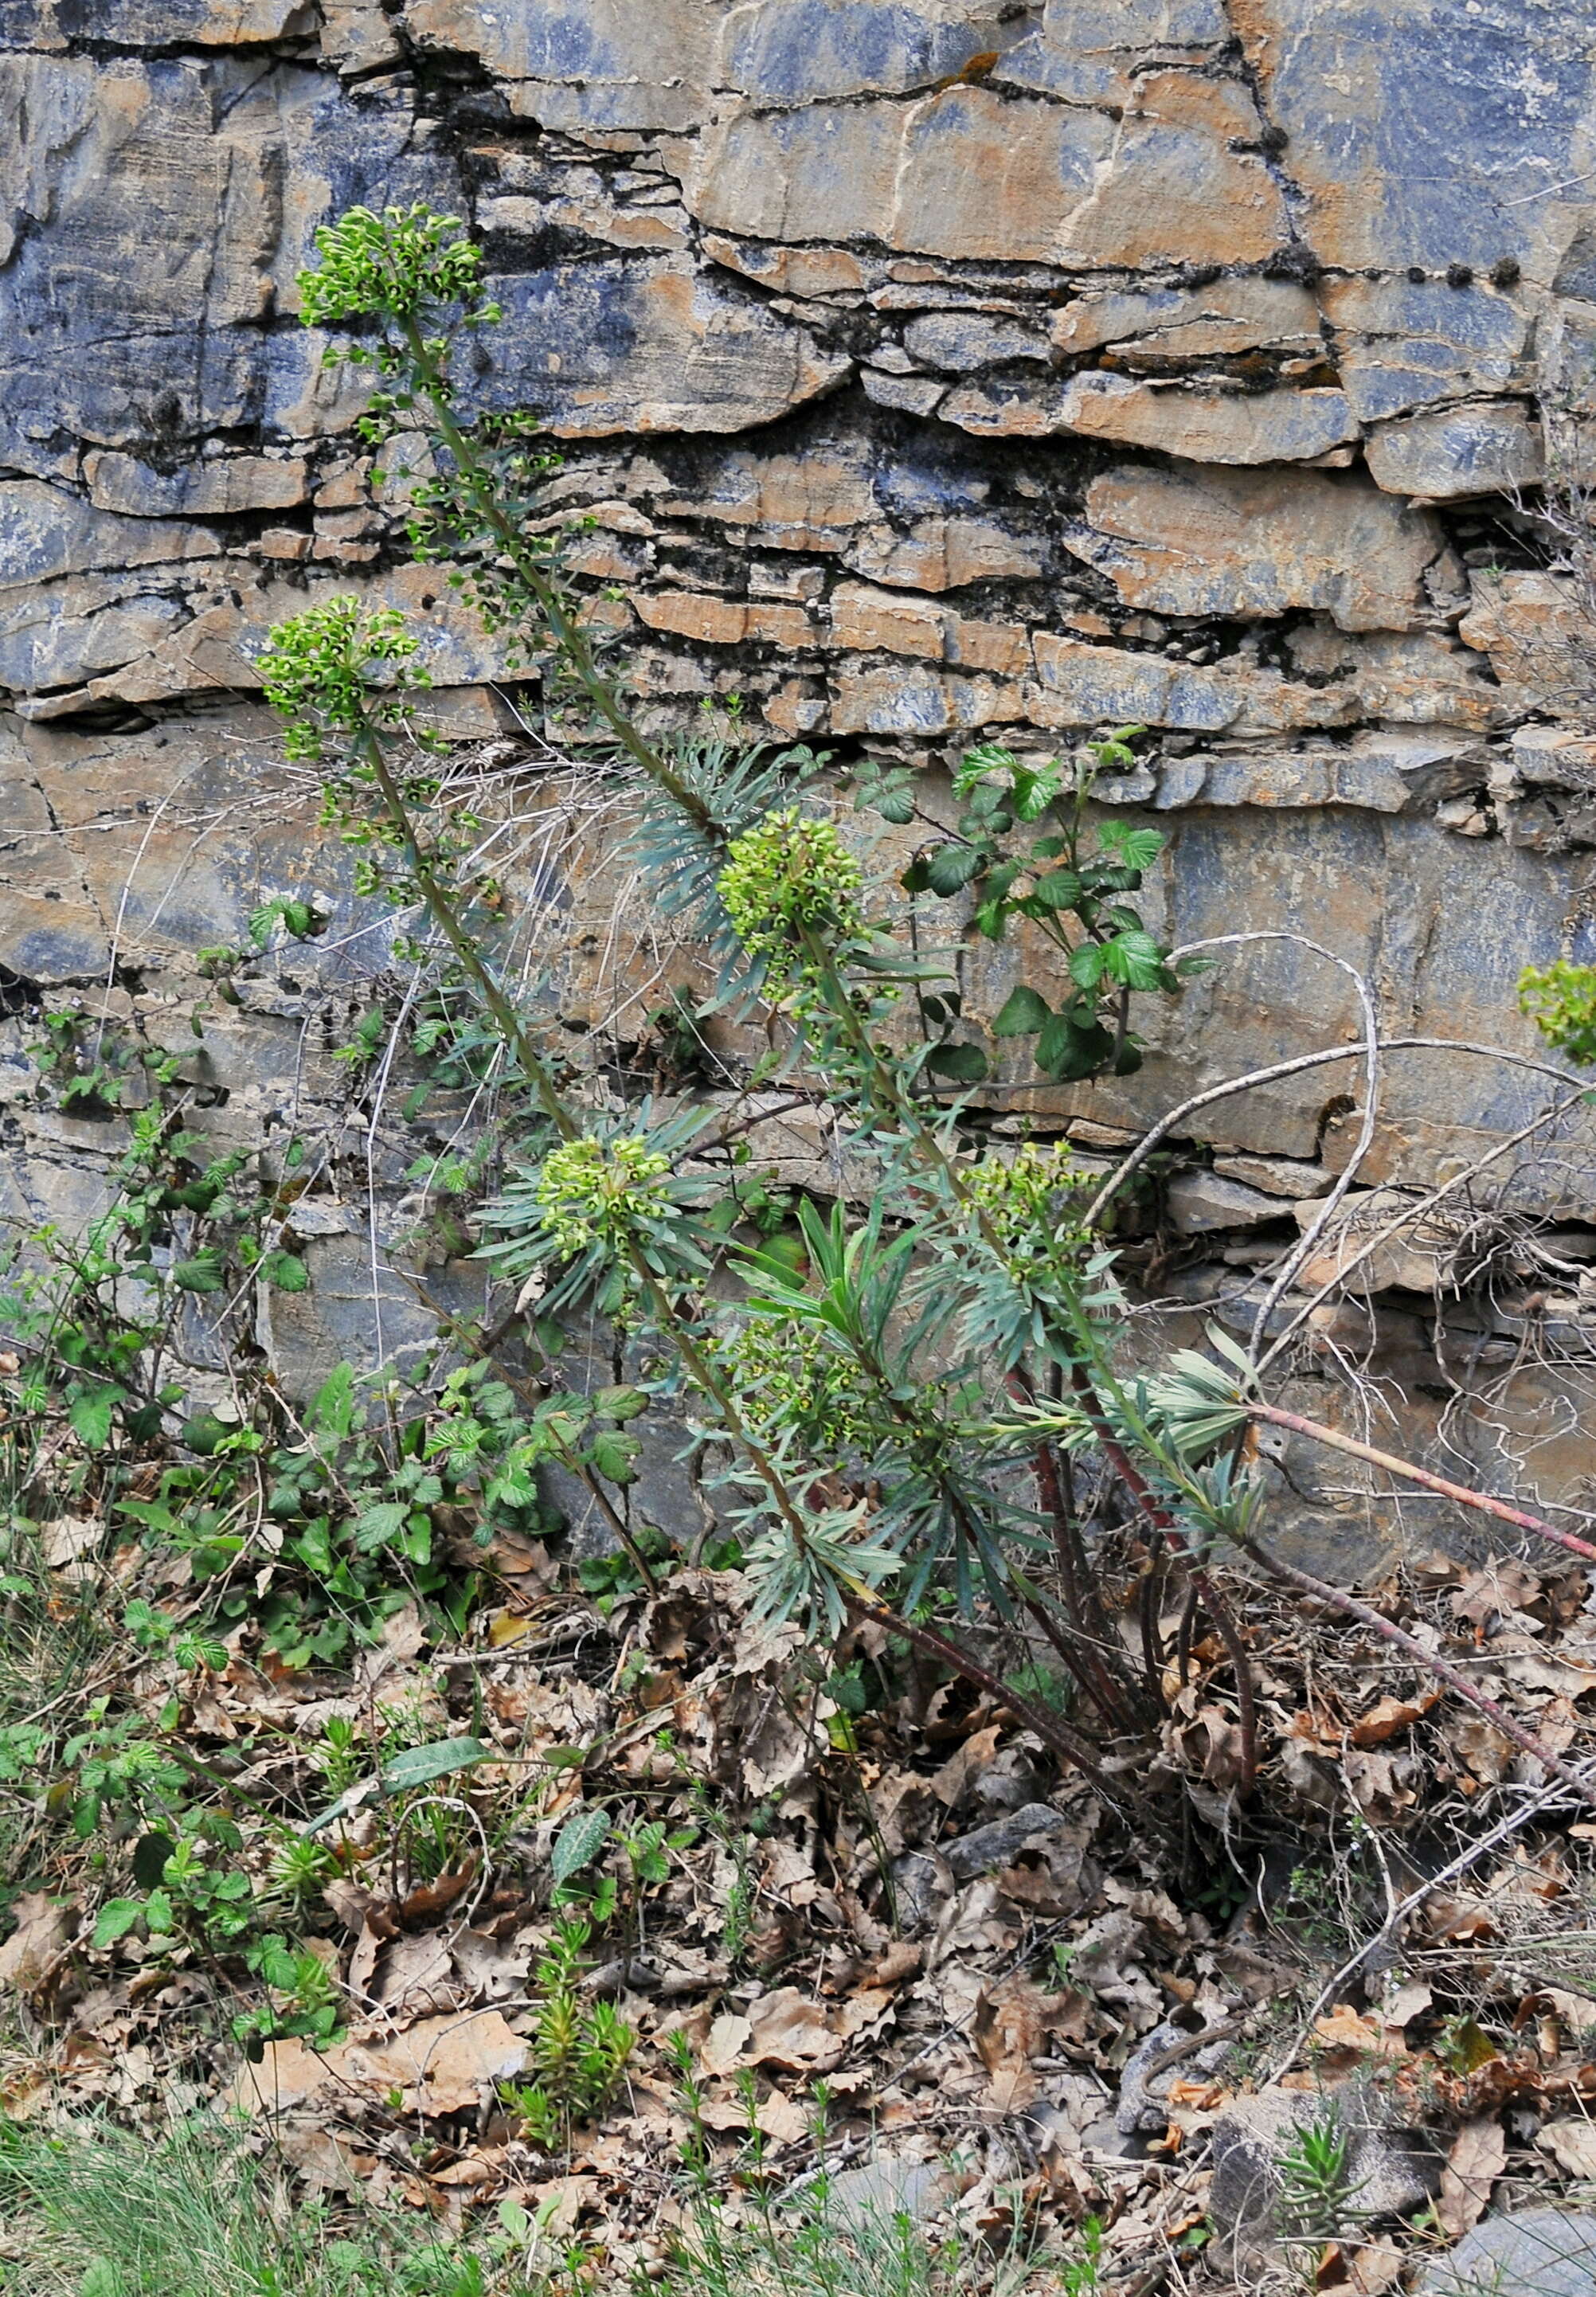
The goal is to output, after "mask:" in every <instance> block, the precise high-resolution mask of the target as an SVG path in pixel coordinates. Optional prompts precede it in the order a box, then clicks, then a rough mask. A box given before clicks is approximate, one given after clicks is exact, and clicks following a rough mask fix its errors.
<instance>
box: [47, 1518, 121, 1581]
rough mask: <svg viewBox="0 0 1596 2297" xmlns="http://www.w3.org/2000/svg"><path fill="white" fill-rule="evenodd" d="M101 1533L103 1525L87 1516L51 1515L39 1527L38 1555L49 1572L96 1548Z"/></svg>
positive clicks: (103, 1528)
mask: <svg viewBox="0 0 1596 2297" xmlns="http://www.w3.org/2000/svg"><path fill="white" fill-rule="evenodd" d="M104 1535H105V1526H104V1525H103V1523H99V1522H95V1520H93V1519H91V1518H90V1517H88V1516H82V1515H58V1516H53V1517H52V1519H50V1521H49V1522H48V1523H41V1524H40V1526H39V1555H40V1557H41V1559H42V1560H44V1561H45V1563H47V1564H48V1565H49V1567H50V1568H51V1570H52V1571H60V1570H62V1569H63V1568H65V1566H66V1565H67V1564H69V1563H76V1562H77V1560H78V1557H79V1556H80V1555H86V1554H87V1553H88V1552H89V1550H90V1549H91V1548H93V1547H97V1546H98V1545H99V1544H100V1542H101V1540H102V1539H103V1537H104Z"/></svg>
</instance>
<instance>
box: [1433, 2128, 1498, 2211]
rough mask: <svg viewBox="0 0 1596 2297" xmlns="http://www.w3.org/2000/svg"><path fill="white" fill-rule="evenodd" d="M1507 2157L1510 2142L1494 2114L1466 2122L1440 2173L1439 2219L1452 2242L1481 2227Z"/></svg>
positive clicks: (1454, 2140)
mask: <svg viewBox="0 0 1596 2297" xmlns="http://www.w3.org/2000/svg"><path fill="white" fill-rule="evenodd" d="M1507 2158H1508V2144H1507V2139H1506V2137H1505V2136H1503V2134H1502V2128H1501V2122H1500V2121H1499V2120H1497V2119H1496V2117H1495V2115H1494V2114H1489V2113H1487V2114H1482V2115H1481V2116H1480V2117H1479V2119H1478V2120H1477V2121H1466V2122H1465V2123H1464V2125H1463V2127H1462V2128H1461V2129H1460V2130H1459V2132H1458V2134H1457V2136H1455V2137H1454V2138H1453V2140H1452V2151H1451V2153H1448V2155H1447V2157H1446V2167H1445V2169H1443V2171H1442V2172H1441V2197H1440V2199H1439V2200H1438V2201H1437V2202H1436V2220H1437V2222H1438V2223H1439V2225H1440V2226H1441V2227H1442V2230H1443V2231H1444V2233H1446V2234H1448V2235H1450V2236H1451V2238H1452V2240H1453V2241H1458V2240H1460V2239H1461V2237H1462V2235H1464V2234H1466V2233H1468V2232H1469V2231H1470V2230H1471V2229H1472V2227H1475V2226H1476V2225H1477V2224H1478V2222H1479V2220H1480V2219H1481V2218H1482V2217H1484V2215H1485V2211H1486V2209H1487V2208H1488V2207H1489V2205H1490V2200H1491V2188H1492V2186H1493V2185H1494V2184H1495V2182H1496V2180H1497V2178H1500V2177H1501V2173H1502V2169H1503V2168H1504V2166H1505V2164H1506V2161H1507Z"/></svg>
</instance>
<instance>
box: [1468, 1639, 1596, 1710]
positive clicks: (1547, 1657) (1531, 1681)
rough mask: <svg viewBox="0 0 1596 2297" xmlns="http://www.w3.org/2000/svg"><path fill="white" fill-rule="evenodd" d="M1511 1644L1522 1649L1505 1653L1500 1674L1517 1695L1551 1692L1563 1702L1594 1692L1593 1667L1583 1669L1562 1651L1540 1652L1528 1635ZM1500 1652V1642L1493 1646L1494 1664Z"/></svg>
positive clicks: (1581, 1697)
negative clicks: (1562, 1699) (1515, 1687)
mask: <svg viewBox="0 0 1596 2297" xmlns="http://www.w3.org/2000/svg"><path fill="white" fill-rule="evenodd" d="M1513 1641H1514V1642H1517V1643H1519V1644H1521V1645H1523V1646H1525V1648H1523V1649H1522V1650H1519V1651H1511V1652H1509V1653H1504V1654H1503V1655H1502V1658H1501V1671H1502V1673H1503V1675H1506V1677H1507V1679H1508V1681H1509V1682H1510V1683H1511V1684H1517V1686H1518V1689H1519V1690H1520V1691H1554V1692H1558V1693H1559V1695H1560V1696H1561V1697H1562V1698H1564V1699H1583V1698H1584V1695H1585V1693H1586V1692H1587V1691H1596V1667H1590V1666H1582V1665H1581V1663H1580V1662H1579V1661H1578V1660H1577V1659H1573V1658H1571V1657H1569V1656H1567V1654H1565V1653H1564V1652H1561V1651H1558V1652H1551V1651H1539V1650H1537V1649H1535V1648H1534V1645H1532V1644H1531V1643H1530V1642H1529V1638H1528V1636H1527V1635H1518V1636H1515V1637H1514V1638H1513ZM1499 1651H1501V1640H1498V1641H1495V1642H1493V1643H1492V1645H1491V1657H1492V1659H1493V1660H1495V1659H1496V1657H1497V1654H1498V1652H1499Z"/></svg>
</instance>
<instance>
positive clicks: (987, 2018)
mask: <svg viewBox="0 0 1596 2297" xmlns="http://www.w3.org/2000/svg"><path fill="white" fill-rule="evenodd" d="M1076 2018H1077V2004H1076V1999H1075V1997H1074V1996H1073V1995H1066V1994H1044V1993H1043V1992H1042V1990H1041V1988H1040V1987H1039V1986H1033V1985H1032V1983H1031V1981H1030V1980H1029V1979H1024V1978H1010V1979H1006V1980H1004V1981H1003V1983H1002V1984H1001V1985H1000V1986H998V1987H994V1988H992V1989H991V1992H990V1993H983V1994H982V1995H981V1996H980V1997H979V1999H978V2000H977V2002H976V2005H975V2017H974V2019H973V2020H972V2021H971V2025H970V2038H971V2040H972V2041H973V2042H974V2043H975V2049H976V2054H977V2055H978V2056H979V2057H980V2060H981V2062H982V2064H983V2066H984V2067H985V2068H986V2071H987V2073H988V2076H989V2077H990V2079H991V2097H992V2104H993V2105H994V2106H995V2107H996V2109H997V2111H998V2112H1000V2113H1013V2112H1016V2111H1017V2109H1018V2108H1019V2107H1020V2106H1022V2105H1029V2104H1030V2103H1031V2100H1032V2098H1033V2097H1034V2096H1035V2095H1036V2093H1037V2088H1038V2083H1037V2079H1036V2075H1035V2073H1034V2071H1032V2061H1033V2060H1034V2059H1036V2058H1039V2057H1041V2054H1042V2048H1043V2045H1044V2043H1045V2042H1046V2039H1047V2038H1048V2036H1049V2034H1051V2033H1056V2032H1057V2031H1058V2030H1059V2029H1060V2028H1061V2027H1068V2028H1070V2029H1072V2030H1073V2029H1074V2024H1075V2022H1076Z"/></svg>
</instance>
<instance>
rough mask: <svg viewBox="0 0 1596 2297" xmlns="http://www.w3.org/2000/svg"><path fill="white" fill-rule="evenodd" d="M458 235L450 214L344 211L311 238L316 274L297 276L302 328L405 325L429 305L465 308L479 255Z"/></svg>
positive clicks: (419, 209)
mask: <svg viewBox="0 0 1596 2297" xmlns="http://www.w3.org/2000/svg"><path fill="white" fill-rule="evenodd" d="M464 229H465V226H464V225H463V224H462V223H461V221H460V218H459V217H458V216H451V215H438V214H436V213H434V211H433V210H432V209H431V208H428V207H424V206H419V205H418V206H415V207H411V208H384V209H383V212H382V214H381V215H377V214H375V213H374V211H373V210H371V209H370V208H359V207H356V208H350V210H348V212H347V213H346V214H344V215H342V216H341V217H340V218H339V219H338V221H337V222H336V223H330V224H323V225H322V226H321V228H320V229H319V230H318V231H317V235H316V251H317V255H318V256H319V257H320V258H321V265H320V268H319V269H318V270H316V271H301V272H300V278H299V288H300V316H301V317H302V318H303V319H304V322H305V325H307V326H308V327H325V326H337V325H342V324H343V323H345V322H347V321H349V320H351V319H363V318H379V317H391V318H399V319H406V318H411V317H415V315H416V314H417V313H418V312H420V311H422V310H423V309H425V308H426V307H427V306H428V305H430V304H437V303H465V305H467V306H468V307H470V306H472V305H473V303H474V302H475V301H476V299H477V297H478V294H479V291H480V285H481V274H482V257H481V250H480V249H479V248H476V247H473V244H472V243H471V242H470V240H468V239H465V238H464V237H463V236H462V234H463V232H464ZM481 316H483V317H485V316H486V314H485V313H484V314H482V315H481Z"/></svg>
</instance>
